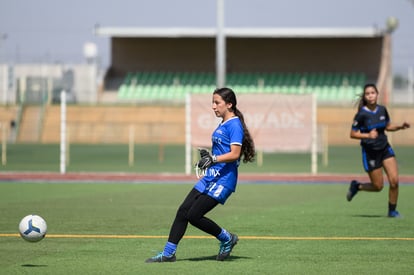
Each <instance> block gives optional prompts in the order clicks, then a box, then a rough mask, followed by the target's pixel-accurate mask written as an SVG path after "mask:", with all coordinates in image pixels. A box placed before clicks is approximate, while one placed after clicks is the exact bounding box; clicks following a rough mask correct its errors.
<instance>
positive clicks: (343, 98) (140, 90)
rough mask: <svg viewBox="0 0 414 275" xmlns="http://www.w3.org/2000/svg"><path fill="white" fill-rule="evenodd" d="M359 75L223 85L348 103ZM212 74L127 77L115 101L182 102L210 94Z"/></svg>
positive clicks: (261, 78) (245, 77) (239, 78)
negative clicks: (203, 94) (193, 96)
mask: <svg viewBox="0 0 414 275" xmlns="http://www.w3.org/2000/svg"><path fill="white" fill-rule="evenodd" d="M365 82H366V77H365V75H364V74H362V73H229V74H227V76H226V83H227V86H228V87H231V88H232V89H233V90H234V91H235V92H237V93H255V92H262V93H292V94H303V93H314V94H316V95H317V98H318V102H319V103H335V102H340V103H343V102H350V101H353V100H355V98H356V97H357V95H358V94H360V92H361V90H362V87H363V85H364V84H365ZM215 83H216V76H215V73H212V72H136V73H132V72H131V73H128V74H127V75H126V77H125V79H124V81H123V83H122V85H121V86H120V87H119V89H118V94H117V97H118V100H120V101H127V102H130V101H134V102H154V101H177V102H183V101H184V99H185V95H186V94H187V93H211V92H212V91H213V90H214V89H215V87H216V84H215Z"/></svg>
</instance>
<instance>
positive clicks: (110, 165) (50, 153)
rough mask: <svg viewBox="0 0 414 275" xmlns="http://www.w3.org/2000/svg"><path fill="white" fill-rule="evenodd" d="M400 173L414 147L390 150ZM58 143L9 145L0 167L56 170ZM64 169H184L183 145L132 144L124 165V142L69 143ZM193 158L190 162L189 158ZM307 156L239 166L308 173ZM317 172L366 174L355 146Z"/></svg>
mask: <svg viewBox="0 0 414 275" xmlns="http://www.w3.org/2000/svg"><path fill="white" fill-rule="evenodd" d="M394 150H395V152H396V155H397V161H398V164H399V169H400V173H401V174H403V175H404V174H408V175H410V174H412V173H413V172H412V167H413V166H414V158H413V157H412V156H413V155H414V147H396V148H394ZM59 158H60V153H59V145H58V144H10V145H8V147H7V164H6V165H0V172H6V171H52V172H59V168H60V165H59ZM68 158H69V164H68V166H67V169H66V170H67V171H68V172H128V173H159V172H164V173H184V172H185V165H184V164H185V148H184V146H182V145H165V146H164V147H160V146H159V145H136V146H135V151H134V164H133V165H132V166H130V165H129V164H128V145H126V144H106V145H104V144H100V145H93V144H72V145H71V146H70V154H69V157H68ZM194 162H195V161H194ZM310 171H311V157H310V154H306V153H295V154H293V153H280V152H279V153H265V154H264V155H263V165H261V166H258V165H257V163H249V164H241V166H240V172H242V173H243V172H247V173H310ZM318 172H320V173H352V174H355V173H361V174H365V172H364V170H363V167H362V162H361V152H360V147H359V145H357V143H356V144H355V145H354V146H332V147H330V148H329V154H328V165H326V166H325V165H324V164H323V158H322V155H321V154H319V157H318Z"/></svg>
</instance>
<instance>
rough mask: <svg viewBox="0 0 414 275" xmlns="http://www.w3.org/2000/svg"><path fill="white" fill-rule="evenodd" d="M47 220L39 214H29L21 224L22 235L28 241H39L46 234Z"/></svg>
mask: <svg viewBox="0 0 414 275" xmlns="http://www.w3.org/2000/svg"><path fill="white" fill-rule="evenodd" d="M46 231H47V224H46V221H45V220H44V219H43V218H42V217H40V216H38V215H27V216H26V217H24V218H23V219H22V220H21V221H20V224H19V232H20V236H22V238H23V239H25V240H26V241H28V242H38V241H40V240H42V239H43V238H44V237H45V236H46Z"/></svg>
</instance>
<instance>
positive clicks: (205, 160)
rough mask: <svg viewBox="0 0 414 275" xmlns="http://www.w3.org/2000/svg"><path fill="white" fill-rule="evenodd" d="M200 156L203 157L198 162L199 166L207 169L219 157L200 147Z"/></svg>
mask: <svg viewBox="0 0 414 275" xmlns="http://www.w3.org/2000/svg"><path fill="white" fill-rule="evenodd" d="M200 157H201V159H200V160H199V161H198V163H197V166H198V168H200V169H206V168H208V167H210V166H211V165H212V164H213V163H215V162H217V157H216V156H215V155H211V154H210V152H209V151H208V150H206V149H200Z"/></svg>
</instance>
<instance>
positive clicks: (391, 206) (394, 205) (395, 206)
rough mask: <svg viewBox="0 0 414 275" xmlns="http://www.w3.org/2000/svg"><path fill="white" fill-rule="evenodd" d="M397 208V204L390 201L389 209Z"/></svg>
mask: <svg viewBox="0 0 414 275" xmlns="http://www.w3.org/2000/svg"><path fill="white" fill-rule="evenodd" d="M395 209H397V204H392V203H390V202H389V203H388V211H395Z"/></svg>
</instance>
